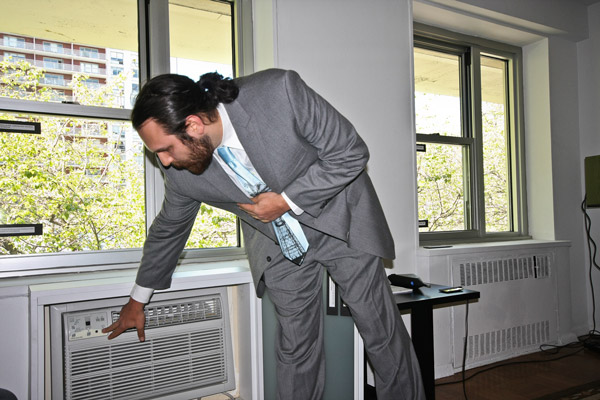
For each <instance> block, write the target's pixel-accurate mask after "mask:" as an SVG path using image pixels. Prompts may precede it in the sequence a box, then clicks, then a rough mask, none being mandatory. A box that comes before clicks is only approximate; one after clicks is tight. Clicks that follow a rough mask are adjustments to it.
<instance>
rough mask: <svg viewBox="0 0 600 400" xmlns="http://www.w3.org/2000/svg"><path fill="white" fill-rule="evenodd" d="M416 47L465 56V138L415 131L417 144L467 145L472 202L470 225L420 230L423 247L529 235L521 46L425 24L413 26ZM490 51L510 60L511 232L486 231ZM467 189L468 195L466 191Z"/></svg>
mask: <svg viewBox="0 0 600 400" xmlns="http://www.w3.org/2000/svg"><path fill="white" fill-rule="evenodd" d="M413 40H414V42H413V45H414V47H415V48H417V47H418V48H425V49H430V50H435V51H442V52H445V53H450V54H454V55H459V56H460V57H461V58H460V59H461V66H460V67H461V72H460V74H461V76H460V79H461V96H462V97H461V114H462V115H461V119H462V122H461V124H462V131H463V135H462V136H461V137H452V136H439V135H427V134H420V133H417V132H416V135H415V138H416V141H417V142H419V143H439V144H449V145H465V146H468V147H469V148H470V152H469V153H470V154H469V155H470V160H469V161H467V162H468V163H469V165H468V166H467V167H466V168H465V170H466V171H467V173H468V174H469V176H468V178H469V185H468V187H467V188H465V198H466V197H467V196H469V199H468V200H466V201H468V203H469V205H468V206H467V208H468V209H467V212H466V214H467V215H465V218H468V219H470V227H471V229H467V230H457V231H445V232H419V242H420V244H421V245H436V244H448V243H465V242H485V241H502V240H515V239H529V238H530V236H529V234H528V224H527V198H526V181H525V158H524V154H525V153H524V121H523V115H524V112H523V84H522V82H523V74H522V59H523V58H522V50H521V48H519V47H516V46H511V45H508V44H504V43H499V42H495V41H491V40H487V39H482V38H477V37H472V36H467V35H463V34H460V33H456V32H450V31H447V30H444V29H440V28H434V27H430V26H427V25H424V24H420V23H415V24H414V37H413ZM487 55H491V56H493V57H495V58H501V59H503V60H506V61H507V73H506V82H507V85H506V86H507V87H506V89H507V93H506V96H507V102H506V105H507V108H506V118H507V119H508V121H507V123H506V126H507V130H508V131H509V132H508V135H507V151H508V153H509V157H508V168H509V181H510V182H509V183H508V187H509V191H510V193H509V195H510V199H509V207H510V209H511V220H510V223H511V226H512V230H511V231H508V232H487V231H486V228H485V198H484V182H483V181H484V176H483V143H482V140H481V137H482V129H483V127H482V113H481V75H480V73H481V62H480V60H481V57H482V56H487ZM467 191H468V193H467Z"/></svg>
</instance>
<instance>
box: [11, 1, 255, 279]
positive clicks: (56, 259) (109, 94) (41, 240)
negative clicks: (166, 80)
mask: <svg viewBox="0 0 600 400" xmlns="http://www.w3.org/2000/svg"><path fill="white" fill-rule="evenodd" d="M81 1H83V2H84V4H81V5H82V7H80V8H78V11H77V12H72V10H70V9H68V8H65V7H67V6H66V5H65V6H64V7H61V6H58V7H57V6H56V5H51V4H41V5H40V3H39V2H37V1H36V0H23V1H22V2H20V6H19V7H20V8H19V10H21V11H19V12H13V11H14V10H11V15H13V17H12V18H11V19H10V20H7V21H6V24H4V25H3V26H2V28H1V30H2V31H4V32H5V33H8V36H6V35H5V36H4V43H5V45H6V43H10V44H11V46H12V47H19V46H20V44H21V43H22V44H23V46H24V45H25V40H24V39H23V40H21V39H20V38H18V37H17V36H19V35H22V36H24V37H31V38H33V40H34V41H36V42H39V43H48V46H46V44H45V45H44V46H45V47H46V49H53V50H56V49H57V47H53V46H52V44H53V42H52V41H58V40H60V38H61V37H69V38H72V41H73V48H74V49H79V52H73V54H71V53H70V52H61V51H58V52H60V53H61V54H60V56H58V55H57V56H56V57H40V58H39V60H40V63H39V65H36V63H35V62H34V61H33V60H31V61H27V60H25V62H26V63H28V65H22V64H14V63H11V62H9V61H7V60H6V59H3V60H0V75H3V80H2V82H0V121H11V122H12V121H18V122H19V123H23V122H27V123H29V122H31V123H39V124H40V126H41V133H38V134H33V133H15V132H0V143H2V146H0V226H2V229H1V230H0V272H1V273H3V275H4V276H7V274H8V276H10V274H11V273H14V274H15V275H19V274H21V273H22V272H23V271H25V270H27V271H29V272H28V273H29V274H34V273H48V272H51V271H52V269H54V268H59V269H60V271H64V270H63V268H64V267H72V268H76V269H77V270H90V269H95V268H98V267H97V266H98V265H101V266H102V267H101V268H111V265H116V266H115V268H122V267H123V265H124V264H126V263H132V267H135V266H136V264H137V262H139V258H140V255H141V251H140V248H141V246H142V244H143V241H144V239H145V235H146V232H147V228H148V227H149V225H150V223H151V222H152V220H153V219H154V217H155V216H156V214H157V213H158V211H159V210H160V206H161V204H162V196H163V183H162V177H161V174H160V170H159V169H158V168H157V167H156V165H155V161H154V157H153V156H152V155H150V154H145V149H144V146H143V143H142V142H141V140H140V138H139V136H138V135H137V133H136V132H135V131H134V130H133V129H132V127H131V123H130V122H129V115H130V113H131V106H132V102H133V100H134V99H135V96H136V95H137V93H138V91H139V87H140V82H141V81H142V82H143V81H144V80H146V79H148V76H150V75H156V74H159V73H166V72H170V70H169V65H170V64H173V65H175V66H176V67H177V68H174V69H173V70H172V72H178V73H183V72H184V71H192V70H194V68H195V72H194V73H191V75H193V78H194V79H198V77H199V75H201V74H202V73H204V72H206V70H204V69H199V68H196V67H197V66H198V65H201V64H202V65H206V66H208V67H207V68H209V70H210V71H215V70H217V71H219V72H220V73H221V74H223V75H226V76H233V71H234V68H233V53H234V49H233V43H234V41H233V37H234V36H233V33H232V32H233V21H234V19H233V16H232V13H233V3H229V2H223V1H213V0H190V1H186V2H185V6H181V5H177V4H169V3H170V2H169V1H168V0H149V1H146V2H139V1H137V0H123V1H120V2H118V3H119V4H118V13H119V15H122V18H119V20H118V21H115V20H114V19H109V18H107V19H105V20H99V19H98V15H107V12H106V11H107V10H105V8H106V5H105V4H104V3H101V2H100V3H99V2H96V1H92V0H81ZM81 1H80V2H81ZM138 6H140V7H142V9H140V10H138V9H137V7H138ZM33 7H36V8H37V9H39V7H42V9H41V10H39V11H40V13H39V15H44V24H45V26H47V27H48V29H47V30H46V31H45V33H40V31H35V32H34V31H33V30H32V31H29V29H33V28H32V27H33V26H34V25H35V24H24V23H23V21H29V20H30V18H31V16H30V15H29V13H28V10H29V9H31V8H33ZM115 7H116V3H115ZM116 11H117V10H115V12H116ZM182 11H183V12H182ZM138 13H140V14H142V15H146V16H147V18H138ZM246 13H247V14H246V17H245V18H248V16H249V15H250V14H249V12H248V11H246ZM109 14H110V13H109ZM69 18H70V19H69ZM190 18H191V19H190ZM194 18H199V19H196V20H195V19H194ZM140 20H143V21H147V24H148V26H144V27H143V29H147V30H153V31H155V30H159V31H160V30H166V29H164V28H163V27H166V26H168V23H167V22H168V21H169V20H170V21H171V24H172V25H173V26H180V28H176V29H174V30H173V31H171V32H168V31H166V32H162V33H161V34H158V35H153V37H154V39H149V40H150V41H149V42H148V43H144V44H143V45H140V44H139V43H138V38H140V37H141V38H142V40H146V38H147V37H149V36H150V35H148V34H147V32H138V25H137V24H138V21H140ZM85 21H88V22H90V23H89V24H86V23H85ZM92 21H93V22H94V24H93V26H94V30H93V31H90V30H89V29H87V28H86V26H90V25H92V24H91V22H92ZM208 21H209V22H210V26H208V25H207V22H208ZM185 25H194V26H188V29H187V31H186V27H185ZM196 25H197V26H196ZM205 25H206V27H205V29H206V30H208V31H211V32H215V31H216V32H219V35H217V36H215V37H213V36H211V38H212V41H211V43H210V44H204V43H199V42H202V41H190V40H189V37H202V36H207V31H206V30H205V31H203V30H202V29H203V28H202V26H205ZM223 32H226V34H222V33H223ZM179 34H184V35H188V36H187V39H188V40H185V41H183V42H182V41H180V40H179V39H174V38H173V37H172V38H169V36H170V35H179ZM36 35H42V37H39V36H36ZM153 40H154V41H153ZM168 40H171V46H170V49H171V52H172V53H167V52H166V51H165V49H168V48H169V46H168V42H167V41H168ZM140 48H141V49H142V53H141V54H138V49H140ZM146 49H148V51H146ZM208 49H212V50H211V51H208ZM16 51H17V50H15V52H16ZM161 51H162V53H161ZM15 54H17V53H15ZM105 54H106V55H110V60H111V64H115V67H116V68H115V69H111V68H104V65H103V64H96V63H85V62H81V63H79V58H80V57H89V58H97V59H103V57H104V55H105ZM158 55H160V57H159V56H158ZM227 55H228V56H227ZM150 57H153V58H152V59H150ZM19 58H21V56H19ZM170 60H171V61H170ZM78 63H79V64H80V67H76V65H77V64H78ZM56 69H60V70H61V72H60V74H58V73H56V71H51V70H56ZM53 72H54V73H53ZM89 73H93V74H94V76H93V77H91V78H90V77H89V76H88V75H87V74H89ZM52 85H55V86H56V85H60V86H61V88H60V89H61V90H60V91H58V90H55V89H53V88H52V87H51V86H52ZM125 99H126V100H125ZM17 100H28V101H26V102H23V101H17ZM129 100H131V102H130V101H129ZM23 224H24V225H41V226H42V228H43V232H42V234H40V235H37V234H36V235H24V236H19V235H16V234H11V233H10V232H13V233H16V231H10V227H11V226H17V225H23ZM7 228H8V229H9V230H8V231H7V230H6V229H7ZM6 232H9V234H6ZM239 245H240V244H239V236H238V229H237V220H236V218H235V217H234V216H233V215H231V214H228V213H225V212H223V211H220V210H217V209H212V208H210V207H208V206H206V205H202V208H201V212H200V213H199V214H198V219H197V221H196V225H195V227H194V230H193V233H192V235H191V236H190V240H189V242H188V244H187V246H186V251H185V252H184V257H185V258H186V259H194V258H202V257H205V256H206V255H210V256H211V257H214V256H215V254H216V253H215V252H220V253H218V254H223V255H224V256H227V254H229V256H230V255H231V254H232V253H234V254H240V253H241V250H239V249H238V248H239ZM217 248H220V250H217ZM200 249H205V250H200ZM206 249H214V250H206ZM222 250H225V251H222Z"/></svg>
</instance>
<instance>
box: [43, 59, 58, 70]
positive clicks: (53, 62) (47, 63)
mask: <svg viewBox="0 0 600 400" xmlns="http://www.w3.org/2000/svg"><path fill="white" fill-rule="evenodd" d="M43 60H44V68H49V69H63V60H61V59H58V58H50V57H44V59H43Z"/></svg>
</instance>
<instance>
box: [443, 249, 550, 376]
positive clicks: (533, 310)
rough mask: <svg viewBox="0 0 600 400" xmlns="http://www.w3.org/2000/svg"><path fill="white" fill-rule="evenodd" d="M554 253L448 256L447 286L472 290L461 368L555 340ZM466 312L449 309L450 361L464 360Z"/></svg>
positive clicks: (456, 364)
mask: <svg viewBox="0 0 600 400" xmlns="http://www.w3.org/2000/svg"><path fill="white" fill-rule="evenodd" d="M554 259H555V256H554V252H553V251H541V252H532V251H527V252H522V253H516V254H515V253H510V254H509V253H504V252H498V253H481V254H470V255H468V256H467V255H461V256H457V257H452V258H451V270H452V284H453V285H461V286H463V287H465V288H468V289H473V290H477V291H479V292H480V293H481V298H480V299H479V300H478V301H477V302H474V303H471V304H469V318H468V330H469V332H468V337H467V342H466V346H467V352H466V365H467V366H468V367H475V366H479V365H483V364H488V363H490V362H494V361H499V360H503V359H507V358H510V357H514V356H516V355H520V354H526V353H531V352H533V351H537V350H538V349H539V346H540V345H541V344H544V343H556V342H557V338H558V303H557V295H556V293H557V292H556V291H557V284H556V274H555V272H554V271H555V268H554ZM465 313H466V308H465V307H464V306H463V307H453V317H452V319H453V324H454V330H453V331H454V346H453V347H454V357H453V360H454V363H453V367H454V368H455V369H458V368H460V367H461V366H462V362H463V348H464V347H463V346H464V336H465Z"/></svg>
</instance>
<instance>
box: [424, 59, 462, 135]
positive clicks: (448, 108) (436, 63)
mask: <svg viewBox="0 0 600 400" xmlns="http://www.w3.org/2000/svg"><path fill="white" fill-rule="evenodd" d="M414 57H415V114H416V128H417V133H425V134H432V133H438V134H440V135H445V136H462V130H461V108H460V107H461V103H460V63H459V61H460V58H459V57H458V56H456V55H452V54H446V53H442V52H439V51H433V50H427V49H421V48H415V51H414Z"/></svg>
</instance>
